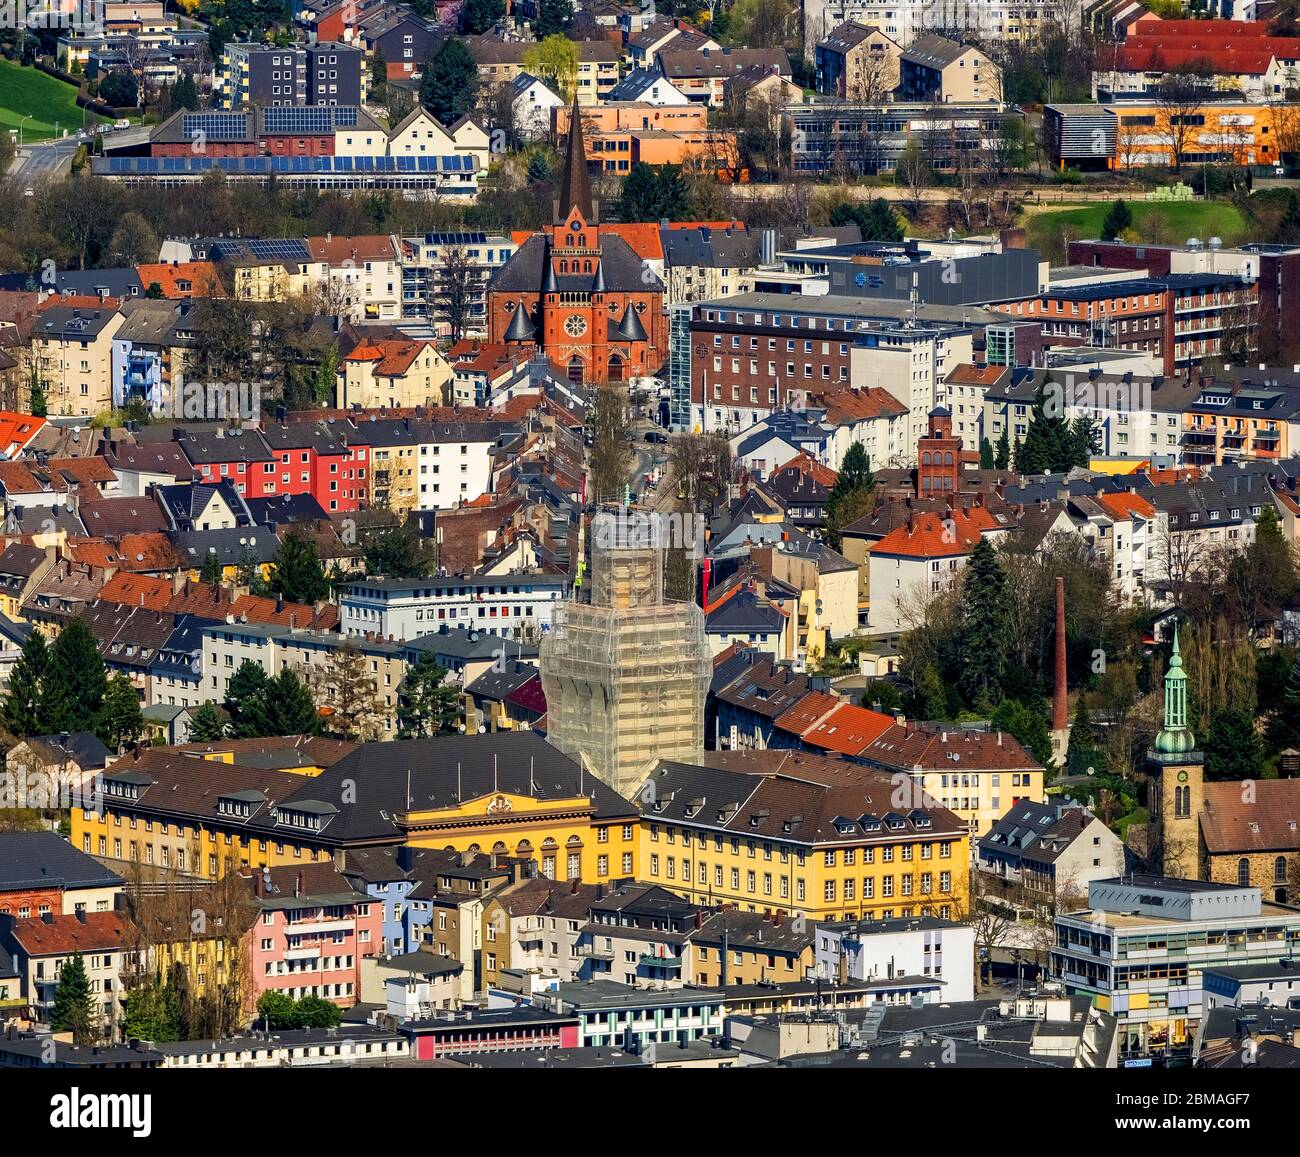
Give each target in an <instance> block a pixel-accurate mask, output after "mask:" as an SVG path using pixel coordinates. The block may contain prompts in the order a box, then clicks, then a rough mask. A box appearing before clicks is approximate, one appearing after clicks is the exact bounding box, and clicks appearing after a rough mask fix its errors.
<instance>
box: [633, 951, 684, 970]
mask: <svg viewBox="0 0 1300 1157" xmlns="http://www.w3.org/2000/svg"><path fill="white" fill-rule="evenodd" d="M640 964H641V967H642V968H681V966H682V958H681V957H680V956H655V955H653V954H651V953H648V952H643V953H642V954H641V960H640Z"/></svg>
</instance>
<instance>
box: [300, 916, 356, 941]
mask: <svg viewBox="0 0 1300 1157" xmlns="http://www.w3.org/2000/svg"><path fill="white" fill-rule="evenodd" d="M356 926H357V922H356V921H355V920H354V919H352V918H351V917H350V916H349V917H347V918H346V919H342V918H339V917H337V916H336V917H334V918H333V919H327V920H303V921H300V922H299V923H297V924H286V925H285V929H284V931H285V935H286V936H311V935H313V934H319V933H325V932H351V931H353V929H355V928H356Z"/></svg>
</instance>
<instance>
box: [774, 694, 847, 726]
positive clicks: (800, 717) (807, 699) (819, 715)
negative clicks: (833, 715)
mask: <svg viewBox="0 0 1300 1157" xmlns="http://www.w3.org/2000/svg"><path fill="white" fill-rule="evenodd" d="M838 706H840V700H838V699H837V698H836V697H835V696H834V695H827V694H826V692H824V691H809V692H808V694H807V695H805V696H804V697H803V698H802V699H800V700H799V702H798V703H796V704H795V705H794V706H793V707H791V708H790V710H789V711H787V712H785V713H784V714H783V715H778V716H777V717H776V719H775V720H774V721H773V726H774V727H776V728H777V729H778V730H780V731H788V732H790V733H791V734H792V735H801V736H802V735H806V734H807V733H808V732H809V731H811V730H812V729H813V728H814V727H816V726H817V724H818V723H820V722H821V721H822V720H823V719H824V718H825V717H826V716H827V715H828V714H829V713H830V712H832V711H834V710H835V709H836V708H837V707H838Z"/></svg>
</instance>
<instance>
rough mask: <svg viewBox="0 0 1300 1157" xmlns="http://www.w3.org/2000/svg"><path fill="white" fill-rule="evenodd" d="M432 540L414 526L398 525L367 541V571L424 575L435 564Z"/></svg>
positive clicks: (389, 575) (388, 574)
mask: <svg viewBox="0 0 1300 1157" xmlns="http://www.w3.org/2000/svg"><path fill="white" fill-rule="evenodd" d="M428 547H429V540H428V539H427V538H421V537H420V535H419V534H418V533H417V532H416V530H415V528H414V527H411V526H395V527H392V528H391V529H389V530H385V531H383V532H382V533H381V534H377V535H375V536H374V537H373V538H371V539H369V540H368V541H367V543H366V574H380V575H384V576H385V577H386V578H424V577H425V576H426V575H427V574H428V573H429V571H430V569H431V568H432V566H433V558H432V556H431V555H430V553H429V549H428Z"/></svg>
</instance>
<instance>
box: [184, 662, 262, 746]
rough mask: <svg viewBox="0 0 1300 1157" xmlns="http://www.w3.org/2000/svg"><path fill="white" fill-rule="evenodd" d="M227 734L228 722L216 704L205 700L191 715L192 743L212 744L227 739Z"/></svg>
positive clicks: (190, 737) (190, 739)
mask: <svg viewBox="0 0 1300 1157" xmlns="http://www.w3.org/2000/svg"><path fill="white" fill-rule="evenodd" d="M258 669H259V670H260V669H261V668H258ZM225 734H226V721H225V719H224V717H223V716H222V714H221V710H220V708H218V707H217V705H216V704H215V703H213V702H212V701H211V700H208V699H205V700H204V701H203V702H202V703H200V704H199V705H198V706H197V707H196V708H194V711H193V713H192V714H191V715H190V735H189V742H190V743H212V742H213V741H215V740H218V739H223V738H225Z"/></svg>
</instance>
